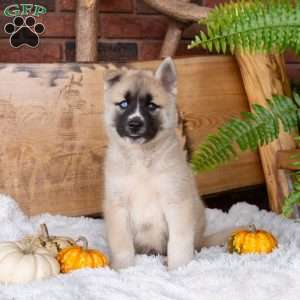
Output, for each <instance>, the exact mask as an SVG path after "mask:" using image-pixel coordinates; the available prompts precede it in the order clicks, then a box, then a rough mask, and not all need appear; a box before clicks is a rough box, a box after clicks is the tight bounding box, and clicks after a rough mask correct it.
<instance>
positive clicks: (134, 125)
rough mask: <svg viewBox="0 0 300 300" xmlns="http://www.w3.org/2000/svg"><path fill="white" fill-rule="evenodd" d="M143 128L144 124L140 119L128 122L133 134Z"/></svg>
mask: <svg viewBox="0 0 300 300" xmlns="http://www.w3.org/2000/svg"><path fill="white" fill-rule="evenodd" d="M143 126H144V122H143V120H141V119H140V118H134V119H131V120H130V121H129V122H128V127H129V129H130V130H131V131H133V132H138V131H139V130H140V129H141V128H142V127H143Z"/></svg>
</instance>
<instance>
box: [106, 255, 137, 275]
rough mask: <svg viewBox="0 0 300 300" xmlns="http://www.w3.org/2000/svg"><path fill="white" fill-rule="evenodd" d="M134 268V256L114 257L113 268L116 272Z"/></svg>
mask: <svg viewBox="0 0 300 300" xmlns="http://www.w3.org/2000/svg"><path fill="white" fill-rule="evenodd" d="M132 266H134V255H132V254H129V253H126V254H118V255H116V256H113V258H112V260H111V267H112V268H113V269H114V270H116V271H117V270H121V269H127V268H129V267H132Z"/></svg>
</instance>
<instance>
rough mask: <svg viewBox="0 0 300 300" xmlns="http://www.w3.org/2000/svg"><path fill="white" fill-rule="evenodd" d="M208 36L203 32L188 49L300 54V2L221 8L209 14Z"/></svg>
mask: <svg viewBox="0 0 300 300" xmlns="http://www.w3.org/2000/svg"><path fill="white" fill-rule="evenodd" d="M199 23H201V24H202V23H204V24H206V27H207V33H204V32H203V31H201V32H200V33H199V34H198V35H196V36H195V39H194V40H193V41H192V42H191V44H190V45H189V46H188V48H189V49H191V48H194V47H199V46H202V47H203V48H205V49H208V50H209V51H213V49H215V50H216V51H217V52H223V53H226V52H227V51H228V50H230V52H231V53H234V52H236V51H247V52H262V53H264V52H272V51H276V52H282V51H284V50H286V49H288V48H290V49H293V50H294V51H295V52H296V53H300V0H294V1H293V0H248V1H247V0H242V1H239V2H231V3H226V4H221V5H219V6H218V7H216V8H214V9H213V10H212V11H211V13H209V15H208V17H207V19H205V20H203V21H199Z"/></svg>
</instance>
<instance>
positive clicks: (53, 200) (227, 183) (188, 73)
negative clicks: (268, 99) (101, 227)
mask: <svg viewBox="0 0 300 300" xmlns="http://www.w3.org/2000/svg"><path fill="white" fill-rule="evenodd" d="M157 65H158V62H144V63H136V64H135V67H139V68H151V69H153V68H155V67H156V66H157ZM176 65H177V68H178V79H179V84H178V89H179V97H178V105H179V109H180V111H181V112H182V113H183V116H184V121H185V124H186V128H187V136H188V142H189V145H190V146H191V148H192V149H195V147H196V146H197V145H198V144H199V143H200V142H201V140H202V139H203V138H204V137H205V136H206V135H207V134H208V133H209V132H211V131H212V130H214V129H216V128H217V127H218V125H220V124H221V123H223V122H224V120H226V119H228V118H229V117H231V116H234V115H238V113H239V112H240V111H244V110H248V109H249V107H248V101H247V98H246V95H245V92H244V89H243V85H242V80H241V77H240V72H239V69H238V67H237V64H236V62H235V60H234V58H232V57H214V56H211V57H198V58H185V59H184V60H180V59H178V60H176ZM103 71H104V68H103V67H102V66H101V65H98V64H97V65H96V64H51V65H50V64H41V65H39V64H37V65H32V64H31V65H26V64H2V65H0V78H1V89H0V134H1V144H0V192H1V193H6V194H10V195H11V196H13V197H14V198H15V199H17V201H18V202H19V203H20V205H21V206H22V208H23V209H24V210H25V212H26V213H27V214H30V215H34V214H37V213H41V212H50V213H61V214H65V215H86V214H93V213H98V212H101V200H102V198H103V176H102V163H103V157H104V152H105V147H106V137H105V132H104V129H103V124H102V117H103V103H102V98H103V78H102V77H103ZM263 181H264V176H263V174H262V170H261V166H260V163H259V158H258V155H257V153H248V154H245V155H243V156H242V158H241V159H239V160H238V162H233V163H230V164H228V165H226V166H224V167H222V168H219V169H218V170H216V171H213V172H208V173H205V174H202V175H200V176H198V182H199V190H200V193H201V194H208V193H213V192H218V191H222V190H228V189H231V188H237V187H243V186H249V185H253V184H258V183H262V182H263Z"/></svg>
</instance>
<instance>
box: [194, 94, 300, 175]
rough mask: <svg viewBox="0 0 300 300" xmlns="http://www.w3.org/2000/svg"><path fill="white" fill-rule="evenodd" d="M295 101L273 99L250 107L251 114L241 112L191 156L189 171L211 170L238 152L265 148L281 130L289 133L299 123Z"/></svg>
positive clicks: (299, 107) (295, 96)
mask: <svg viewBox="0 0 300 300" xmlns="http://www.w3.org/2000/svg"><path fill="white" fill-rule="evenodd" d="M294 98H295V100H296V98H297V101H293V99H291V98H289V97H285V96H274V97H273V98H272V100H269V101H268V104H267V107H263V106H261V105H258V104H254V105H252V112H243V113H241V116H242V118H241V119H239V118H232V119H230V120H229V121H228V122H227V123H225V124H224V125H223V126H222V127H220V128H219V129H218V132H217V133H216V134H211V135H209V136H208V137H207V138H206V140H205V141H204V142H203V143H202V144H201V145H200V146H199V147H198V149H196V150H195V151H194V153H193V155H192V160H191V165H192V168H193V169H194V170H195V171H197V172H199V171H205V170H210V169H214V168H216V167H217V166H219V165H221V164H223V163H225V162H227V161H229V160H231V159H234V158H235V157H236V156H237V152H238V150H240V151H246V150H255V149H257V148H258V147H259V146H263V145H266V144H268V143H270V142H272V141H274V140H275V139H276V138H278V135H279V133H280V123H281V124H282V127H283V130H284V131H286V132H291V131H292V130H293V129H295V128H297V127H298V126H299V124H300V105H299V104H298V100H299V99H300V97H299V95H298V94H295V95H294Z"/></svg>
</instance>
